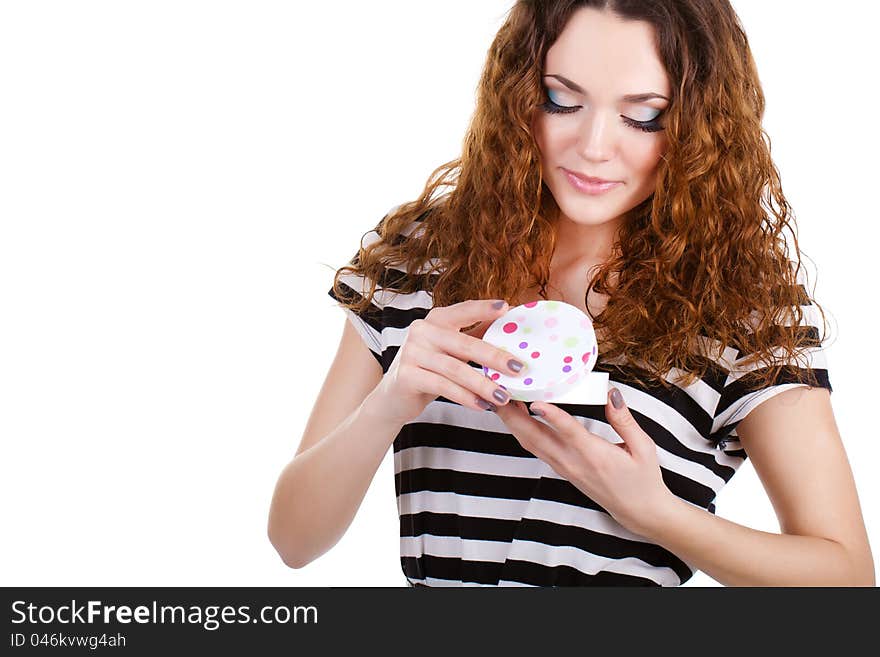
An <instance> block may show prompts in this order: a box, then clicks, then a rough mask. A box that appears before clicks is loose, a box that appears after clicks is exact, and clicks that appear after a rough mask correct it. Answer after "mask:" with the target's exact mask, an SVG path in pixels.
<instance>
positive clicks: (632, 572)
mask: <svg viewBox="0 0 880 657" xmlns="http://www.w3.org/2000/svg"><path fill="white" fill-rule="evenodd" d="M416 227H417V225H416V224H415V223H414V224H413V225H412V226H411V227H410V230H409V231H407V234H409V233H412V231H413V229H415V228H416ZM376 239H378V234H377V233H376V232H375V231H372V232H371V233H368V234H367V236H366V237H365V240H364V245H366V243H367V242H369V241H371V240H376ZM801 271H803V269H801ZM386 274H387V275H386V278H385V280H383V281H380V282H379V288H381V289H382V291H381V292H379V293H378V294H377V296H376V297H375V298H374V305H373V307H372V308H371V309H369V310H368V311H367V312H365V313H362V314H361V315H357V314H355V313H353V312H352V311H351V310H349V309H348V308H344V311H345V313H346V315H347V316H348V318H349V320H350V321H352V322H353V324H354V326H355V328H357V330H358V332H359V333H360V335H361V336H362V337H363V339H364V342H365V343H366V345H367V346H368V347H369V348H370V350H371V352H372V353H373V355H374V356H375V357H376V359H377V360H378V362H379V363H380V364H381V366H382V370H383V372H387V371H388V369H389V367H390V365H391V363H392V361H393V360H394V357H395V355H396V354H397V351H398V349H399V348H400V345H401V344H402V343H403V340H404V337H405V335H406V332H407V330H408V327H409V325H410V324H411V323H412V321H413V320H415V319H420V318H424V317H425V316H426V315H427V314H428V311H429V310H430V309H431V308H432V305H433V304H432V297H431V294H430V289H431V287H432V280H435V279H432V277H431V276H427V275H424V274H423V273H421V272H420V273H419V274H418V275H419V277H420V279H421V280H423V281H424V285H422V286H420V287H421V288H422V289H419V291H417V292H415V293H413V294H398V293H396V292H391V291H389V290H390V289H392V288H393V287H394V282H395V280H397V279H398V278H399V277H400V276H408V275H410V274H409V273H408V272H403V271H401V270H399V269H394V268H389V269H388V270H386ZM799 276H800V274H799ZM342 282H343V283H345V288H344V292H345V293H346V295H355V294H362V293H363V291H364V281H363V280H362V279H360V278H358V277H355V276H351V275H349V276H346V277H344V278H343V279H342ZM804 282H805V280H804V279H803V278H802V279H801V287H802V291H803V295H804V296H803V305H804V306H807V307H805V308H804V313H805V325H804V327H803V328H804V330H807V331H809V332H811V334H812V335H814V336H815V337H816V338H817V339H816V345H817V346H816V347H815V348H814V349H811V350H810V352H809V357H810V359H811V360H810V361H809V365H810V367H812V369H813V370H814V372H815V374H816V376H817V379H818V381H819V383H820V386H821V387H825V388H827V389H828V390H829V391H830V390H831V389H832V388H831V384H830V382H829V379H828V368H827V365H826V354H825V350H824V348H823V346H822V345H821V344H819V342H818V335H819V333H818V331H819V327H820V326H821V323H820V319H821V318H820V317H819V315H818V310H817V309H816V307H815V306H814V305H812V303H811V302H810V299H809V297H808V296H807V294H806V289H805V288H803V283H804ZM367 289H369V288H367ZM329 295H330V296H331V297H332V298H334V299H336V300H339V297H337V295H336V294H335V293H334V291H333V290H332V289H331V290H330V291H329ZM814 311H815V312H814ZM744 356H745V354H740V353H739V352H738V351H737V350H735V349H731V348H726V349H725V350H724V358H723V362H722V361H720V362H719V366H718V368H717V369H712V370H710V372H709V374H707V376H706V377H704V378H703V379H701V380H697V381H695V382H694V383H693V384H691V385H690V386H688V387H679V386H673V387H672V388H671V389H670V390H664V389H663V387H662V386H659V385H657V386H656V388H650V389H646V388H644V387H642V386H639V385H638V384H637V383H636V382H635V381H633V380H631V379H629V378H627V377H626V376H624V375H621V373H620V370H619V369H618V368H614V367H611V366H610V365H609V363H607V362H605V361H603V360H602V358H601V354H600V355H599V359H598V361H597V362H596V365H595V368H594V370H595V371H599V372H608V373H609V374H610V380H609V384H610V385H613V386H615V387H616V388H618V389H619V390H620V391H621V393H622V394H623V397H624V399H625V400H626V404H627V406H628V407H629V409H630V412H631V413H632V415H633V416H634V417H635V419H636V421H637V422H638V423H639V425H640V426H641V428H642V429H643V430H644V431H645V432H646V433H647V434H648V435H649V436H651V438H652V439H653V440H654V442H655V443H656V444H657V455H658V458H659V463H660V467H661V470H662V474H663V479H664V481H665V483H666V485H667V486H668V488H669V489H670V490H671V491H672V492H673V493H674V494H675V495H677V496H678V497H680V498H682V499H683V500H685V501H687V502H689V503H691V504H694V505H696V506H698V507H700V508H703V509H706V510H708V511H709V512H710V513H714V512H715V504H714V503H713V501H714V500H715V497H716V496H717V495H718V493H719V492H720V491H721V489H722V488H723V487H724V485H725V484H726V483H727V482H728V481H730V479H731V478H732V477H733V475H734V474H735V473H736V471H737V469H738V468H739V466H741V465H742V464H743V463H744V462H745V460H746V458H747V455H746V453H745V451H744V450H743V448H742V445H741V444H740V442H739V439H738V438H737V434H736V426H737V424H738V423H739V422H740V421H741V420H742V419H743V418H744V417H745V416H746V415H747V414H748V413H749V412H750V411H751V410H752V409H753V408H755V407H756V406H758V405H759V404H760V403H761V402H763V401H766V400H767V399H769V398H771V397H773V396H774V395H776V394H778V393H780V392H783V391H785V390H787V389H789V388H792V387H797V386H805V385H806V384H805V383H799V382H798V381H799V378H795V379H786V378H784V377H780V379H779V380H778V381H777V382H776V384H775V385H771V386H769V387H766V388H764V389H762V390H757V391H752V392H747V393H746V392H744V388H743V386H742V385H740V384H739V383H738V380H739V378H740V377H741V376H742V374H743V373H744V371H741V370H738V369H737V368H736V367H735V364H736V362H737V361H740V360H742V358H743V357H744ZM722 363H723V364H722ZM731 364H733V367H728V366H729V365H731ZM470 365H471V366H473V367H479V365H478V364H476V363H470ZM728 370H730V371H728ZM669 380H670V381H672V379H669ZM559 406H560V407H561V408H562V409H563V410H565V411H566V412H568V413H570V414H571V415H572V416H574V417H575V418H577V419H578V420H579V421H580V422H582V424H583V425H584V427H586V429H587V430H589V431H590V432H592V433H593V434H596V435H598V436H601V437H603V438H605V439H606V440H609V441H610V442H619V441H620V438H619V436H617V434H616V433H615V431H614V430H613V429H612V428H611V425H610V424H609V423H608V422H607V421H606V418H605V409H604V406H593V405H589V406H587V405H577V404H559ZM393 451H394V473H395V475H394V476H395V490H396V494H397V506H398V512H399V515H400V563H401V566H402V568H403V573H404V575H405V576H406V579H407V581H408V583H409V585H410V586H420V585H421V586H678V585H680V584H682V583H684V582H686V581H687V580H688V579H690V578H691V577H692V576H693V574H694V572H695V570H696V569H695V567H694V566H693V565H692V564H689V563H687V562H685V561H684V560H682V559H681V558H679V557H678V556H676V555H675V554H672V553H671V552H669V551H668V550H666V549H665V548H663V547H661V546H660V545H657V544H654V543H652V542H651V541H650V540H648V539H647V538H645V537H643V536H640V535H638V534H635V533H633V532H631V531H629V530H628V529H626V528H624V527H623V526H622V525H620V524H619V523H618V522H617V521H616V520H614V518H613V517H612V516H611V515H610V514H608V513H607V512H606V511H605V510H604V509H602V507H600V506H599V505H598V504H596V503H595V502H594V501H593V500H591V499H590V498H589V497H587V496H586V495H584V493H583V492H581V491H580V490H579V489H577V488H576V487H575V486H574V485H572V484H571V483H569V482H568V481H567V480H565V479H563V478H561V477H560V476H559V475H558V474H556V472H555V471H554V470H553V469H551V468H550V467H549V466H548V465H547V464H545V463H544V462H543V461H541V460H540V459H538V458H536V457H535V456H534V455H532V454H531V453H530V452H528V451H526V450H525V449H524V448H523V447H522V446H520V444H519V443H518V442H517V440H516V438H514V437H513V436H512V435H510V434H509V433H508V432H507V430H506V427H505V425H504V423H503V422H502V421H501V419H500V418H499V417H498V416H497V415H496V414H494V413H492V412H487V411H477V410H472V409H470V408H465V407H463V406H461V405H460V404H457V403H455V402H451V401H449V400H447V399H445V398H444V397H438V398H437V399H436V400H435V401H433V402H431V403H430V404H428V406H427V407H426V408H425V410H424V412H423V413H422V414H421V415H420V416H419V417H417V418H416V419H415V420H413V421H412V422H410V423H408V424H406V425H405V426H404V427H403V428H402V429H401V431H400V433H399V434H398V435H397V437H396V438H395V440H394V445H393Z"/></svg>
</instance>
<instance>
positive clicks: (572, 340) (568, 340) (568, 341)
mask: <svg viewBox="0 0 880 657" xmlns="http://www.w3.org/2000/svg"><path fill="white" fill-rule="evenodd" d="M577 343H578V339H577V338H576V337H575V336H571V337H570V338H565V341H564V342H563V343H562V344H564V345H565V346H566V347H573V346H575V345H576V344H577Z"/></svg>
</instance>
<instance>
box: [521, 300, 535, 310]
mask: <svg viewBox="0 0 880 657" xmlns="http://www.w3.org/2000/svg"><path fill="white" fill-rule="evenodd" d="M523 305H524V306H525V307H526V308H534V307H535V306H537V305H538V302H537V301H529V302H528V303H524V304H523Z"/></svg>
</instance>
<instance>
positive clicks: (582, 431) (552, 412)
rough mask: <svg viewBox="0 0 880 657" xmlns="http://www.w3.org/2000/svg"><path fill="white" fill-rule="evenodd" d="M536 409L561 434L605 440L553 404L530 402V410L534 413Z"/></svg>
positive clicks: (591, 439)
mask: <svg viewBox="0 0 880 657" xmlns="http://www.w3.org/2000/svg"><path fill="white" fill-rule="evenodd" d="M536 404H537V405H536ZM537 411H540V412H542V413H543V416H541V417H542V419H544V420H545V421H546V422H547V423H548V424H549V425H550V426H551V427H553V429H554V430H555V431H556V432H557V433H559V434H560V435H561V436H565V437H569V436H577V437H578V439H586V440H588V441H599V442H605V441H604V440H603V439H602V438H600V437H598V436H595V435H594V434H592V433H590V432H589V431H587V429H586V428H585V427H584V425H582V424H581V423H580V422H578V421H577V420H576V419H574V417H572V416H571V415H570V414H568V413H566V412H565V411H563V410H562V409H561V408H559V407H558V406H555V405H554V404H548V403H547V402H536V403H534V404H532V412H533V413H534V412H537Z"/></svg>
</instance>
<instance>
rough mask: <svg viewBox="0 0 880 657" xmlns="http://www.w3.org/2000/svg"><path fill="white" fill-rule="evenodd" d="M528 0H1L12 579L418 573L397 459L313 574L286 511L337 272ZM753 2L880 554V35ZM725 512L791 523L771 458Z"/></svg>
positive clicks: (793, 8)
mask: <svg viewBox="0 0 880 657" xmlns="http://www.w3.org/2000/svg"><path fill="white" fill-rule="evenodd" d="M510 5H511V1H510V0H504V1H498V0H495V1H491V2H490V1H487V0H482V1H481V2H471V1H466V0H456V1H454V2H453V1H451V0H447V1H445V2H443V3H436V2H435V3H429V2H409V1H397V2H390V1H384V2H370V3H362V2H354V1H352V2H347V3H300V2H253V1H251V2H243V1H238V2H218V1H216V0H214V1H211V2H194V1H179V0H176V1H174V2H168V1H159V0H151V1H149V2H117V1H113V2H111V1H107V2H38V1H35V0H28V1H27V2H4V3H3V4H2V5H0V221H2V226H0V229H2V233H0V437H2V458H0V468H2V470H0V494H2V500H3V502H2V511H0V525H2V528H3V529H2V533H3V540H2V542H0V551H2V554H0V556H2V558H0V582H2V583H3V584H4V585H7V586H11V585H22V586H27V585H34V586H38V585H39V586H49V585H70V586H74V585H95V586H99V585H108V586H134V585H144V586H161V585H181V586H184V585H206V586H221V585H234V586H245V585H271V586H289V585H294V586H297V585H303V586H306V585H309V586H366V585H370V586H403V585H405V580H404V578H403V574H402V572H401V570H400V564H399V560H398V524H397V511H396V506H395V498H394V478H393V468H392V456H391V451H390V450H389V452H388V453H387V454H386V458H385V461H384V463H383V465H382V467H381V468H380V470H379V472H378V473H377V476H376V478H375V479H374V480H373V484H372V486H371V488H370V490H369V492H368V493H367V496H366V498H365V500H364V502H363V504H362V506H361V508H360V510H359V512H358V514H357V516H356V518H355V520H354V522H353V524H352V525H351V527H350V528H349V530H348V532H347V533H346V534H345V536H344V537H343V538H342V539H341V540H340V542H339V543H338V544H337V545H336V546H335V547H333V548H332V549H331V550H330V551H329V552H327V553H326V554H325V555H323V556H322V557H320V558H319V559H318V560H316V561H315V562H313V563H312V564H310V565H309V566H307V567H306V568H304V569H300V570H292V569H289V568H287V567H286V566H284V565H283V563H282V562H281V559H280V558H279V557H278V555H277V554H276V553H275V551H274V549H273V548H272V546H271V544H270V543H269V541H268V539H267V536H266V522H267V513H268V508H269V502H270V499H271V495H272V491H273V488H274V486H275V481H276V478H277V476H278V474H279V473H280V471H281V469H282V467H283V466H284V465H285V464H286V463H287V462H288V461H289V459H290V458H292V456H293V454H294V452H295V450H296V446H297V445H298V443H299V439H300V437H301V434H302V431H303V429H304V427H305V423H306V420H307V418H308V415H309V412H310V410H311V407H312V403H313V401H314V399H315V397H316V395H317V392H318V390H319V388H320V385H321V383H322V381H323V377H324V374H325V373H326V369H327V367H328V365H329V362H330V360H331V359H332V357H333V355H334V353H335V350H336V346H337V343H338V340H339V337H340V335H341V331H342V327H343V324H344V322H345V321H346V320H345V317H344V314H343V312H342V311H341V310H340V309H339V308H337V307H336V306H335V305H334V303H333V301H332V299H330V297H328V296H327V290H328V289H329V287H330V285H331V282H332V275H333V271H332V270H333V269H335V268H336V267H339V266H341V265H343V264H345V263H346V262H347V260H348V258H350V257H351V256H352V255H353V253H354V252H355V250H356V249H357V246H358V244H359V240H360V237H361V235H362V234H363V233H364V232H366V231H368V230H371V229H372V228H373V227H374V225H375V224H376V222H377V221H378V219H380V218H381V216H382V215H383V214H384V213H385V212H386V211H387V210H388V209H389V208H390V207H392V206H394V205H397V204H398V203H401V202H403V201H406V200H410V199H412V198H415V196H416V195H417V194H418V193H419V192H420V191H421V190H422V187H423V185H424V183H425V181H426V179H427V177H428V175H429V174H430V172H431V171H433V170H434V168H435V167H437V166H438V165H440V164H442V163H444V162H446V161H448V160H450V159H452V158H454V157H456V156H457V155H458V153H459V151H460V146H461V140H462V138H463V136H464V131H465V128H466V125H467V121H468V118H469V117H470V114H471V112H472V111H473V106H474V92H475V88H476V84H477V79H478V76H479V74H480V70H481V67H482V65H483V61H484V58H485V54H486V49H487V48H488V46H489V44H490V42H491V40H492V38H493V36H494V34H495V32H496V31H497V29H498V27H499V26H500V25H501V23H502V21H503V18H504V14H505V12H506V11H507V9H508V8H509V7H510ZM734 6H735V8H736V9H737V11H738V13H739V14H740V16H741V18H742V20H743V23H744V25H745V27H746V31H747V33H748V36H749V38H750V42H751V45H752V49H753V52H754V54H755V57H756V60H757V62H758V68H759V72H760V75H761V79H762V82H763V85H764V91H765V93H766V96H767V103H768V106H767V113H766V117H765V129H766V130H767V132H768V133H769V135H770V137H771V139H772V153H773V156H774V160H775V162H776V163H777V166H778V167H779V170H780V172H781V175H782V182H783V187H784V191H785V193H786V196H787V198H788V200H789V202H790V203H791V204H792V205H793V207H794V210H795V213H796V216H797V222H798V226H799V233H798V235H799V238H800V245H801V247H802V249H803V250H804V251H805V253H806V255H807V256H808V257H809V258H810V259H811V261H812V262H808V263H807V264H808V267H809V268H810V269H809V271H810V272H811V276H813V273H812V272H814V271H818V278H815V277H814V276H813V278H812V280H813V282H815V283H816V288H815V294H816V298H817V300H818V301H819V302H820V304H822V305H823V307H824V308H825V309H826V311H828V312H829V313H830V316H829V321H830V322H832V326H833V330H834V337H833V344H832V346H831V347H830V348H829V351H828V352H827V353H828V358H829V364H830V369H831V380H832V385H833V386H834V388H835V391H834V394H833V395H832V402H833V406H834V411H835V416H836V419H837V422H838V426H839V428H840V431H841V434H842V436H843V440H844V443H845V446H846V449H847V453H848V456H849V460H850V463H851V465H852V468H853V471H854V474H855V478H856V483H857V485H858V489H859V493H860V497H861V503H862V508H863V512H864V515H865V521H866V523H867V526H868V530H869V533H870V536H871V538H872V544H873V545H874V546H875V548H876V546H878V545H880V507H878V500H877V492H878V485H877V478H876V475H875V473H874V472H873V469H874V468H875V467H876V463H877V462H878V458H880V448H878V443H877V424H876V419H875V416H874V413H873V410H872V409H873V408H874V406H875V404H876V401H875V399H874V396H873V395H874V394H875V389H874V386H873V384H872V383H871V382H872V381H873V377H872V371H873V369H874V366H873V363H872V361H871V359H872V356H873V353H872V351H870V349H871V348H872V346H873V345H874V344H875V336H874V335H873V330H875V329H876V327H877V325H878V317H877V310H876V308H877V303H876V298H875V297H876V292H875V283H876V281H877V275H876V243H875V242H874V240H872V239H870V238H869V237H868V235H867V233H868V232H869V231H870V234H872V235H876V232H875V226H876V224H877V223H878V219H880V217H878V211H877V205H876V202H875V196H876V191H877V184H876V180H875V177H876V173H877V165H876V157H877V153H878V152H880V148H878V146H880V144H878V138H877V134H876V132H875V130H876V127H875V125H874V124H875V115H876V113H877V109H878V102H877V101H878V98H877V86H876V84H874V80H875V76H874V70H873V63H874V62H877V61H878V60H880V52H878V45H877V39H876V34H875V31H874V23H873V21H871V20H861V19H860V18H859V16H860V15H861V14H860V12H861V10H862V9H863V8H864V7H866V4H865V3H863V2H856V1H852V0H851V1H850V2H842V3H839V4H838V5H836V10H830V9H829V8H828V5H826V4H824V3H820V2H818V1H814V2H804V1H801V0H799V1H797V2H795V1H794V0H786V1H777V2H765V1H763V0H738V1H736V2H735V3H734ZM328 485H332V482H329V483H328ZM717 503H718V514H719V515H720V516H723V517H726V518H728V519H731V520H733V521H736V522H740V523H743V524H746V525H748V526H750V527H754V528H756V529H763V530H765V531H772V532H776V531H778V525H777V522H776V517H775V515H774V513H773V509H772V507H771V505H770V503H769V501H768V499H767V496H766V494H765V493H764V490H763V488H762V487H761V484H760V481H759V480H758V479H757V477H756V475H755V473H754V470H753V469H752V466H751V464H750V462H746V464H745V465H744V466H743V467H742V468H741V469H740V471H739V472H738V473H737V475H736V476H735V477H734V479H733V481H732V482H731V483H730V484H729V485H728V486H727V488H725V489H724V490H723V491H722V493H721V494H720V495H719V497H718V500H717ZM715 585H717V583H716V582H714V581H713V580H712V579H711V578H709V577H708V576H706V575H705V574H703V573H698V574H697V575H696V576H695V577H694V578H693V579H692V580H691V581H690V582H688V583H687V584H686V586H715Z"/></svg>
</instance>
